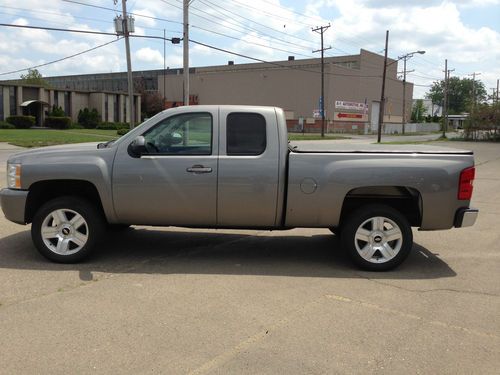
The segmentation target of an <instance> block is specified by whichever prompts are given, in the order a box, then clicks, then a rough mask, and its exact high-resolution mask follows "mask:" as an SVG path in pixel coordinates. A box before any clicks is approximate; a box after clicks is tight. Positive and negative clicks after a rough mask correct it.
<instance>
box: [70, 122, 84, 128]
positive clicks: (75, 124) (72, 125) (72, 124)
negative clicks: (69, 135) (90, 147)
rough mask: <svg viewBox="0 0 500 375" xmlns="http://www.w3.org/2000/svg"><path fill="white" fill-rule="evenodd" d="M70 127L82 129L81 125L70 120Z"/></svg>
mask: <svg viewBox="0 0 500 375" xmlns="http://www.w3.org/2000/svg"><path fill="white" fill-rule="evenodd" d="M69 128H70V129H84V127H83V125H81V124H79V123H77V122H72V123H71V125H70V126H69Z"/></svg>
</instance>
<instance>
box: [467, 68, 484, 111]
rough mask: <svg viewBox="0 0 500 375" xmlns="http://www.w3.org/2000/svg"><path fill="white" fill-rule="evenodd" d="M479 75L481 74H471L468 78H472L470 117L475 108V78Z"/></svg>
mask: <svg viewBox="0 0 500 375" xmlns="http://www.w3.org/2000/svg"><path fill="white" fill-rule="evenodd" d="M479 75H481V73H476V72H474V73H471V74H469V76H472V110H471V115H472V112H473V111H474V109H475V108H476V76H479Z"/></svg>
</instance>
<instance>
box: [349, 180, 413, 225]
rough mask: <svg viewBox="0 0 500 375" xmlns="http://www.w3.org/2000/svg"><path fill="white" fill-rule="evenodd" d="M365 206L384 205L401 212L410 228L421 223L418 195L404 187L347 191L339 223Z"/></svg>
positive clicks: (376, 187)
mask: <svg viewBox="0 0 500 375" xmlns="http://www.w3.org/2000/svg"><path fill="white" fill-rule="evenodd" d="M367 204H385V205H387V206H390V207H392V208H394V209H395V210H397V211H399V212H401V214H403V215H404V216H405V217H406V219H407V220H408V222H409V223H410V225H411V226H412V227H418V226H420V225H421V223H422V198H421V195H420V193H419V192H418V191H417V190H415V189H412V188H409V187H405V186H366V187H360V188H356V189H353V190H351V191H349V192H348V193H347V195H346V197H345V198H344V203H343V204H342V211H341V214H340V223H342V221H343V220H344V219H345V218H347V217H348V216H349V215H350V214H351V213H352V212H353V211H355V210H357V209H358V208H360V207H361V206H365V205H367Z"/></svg>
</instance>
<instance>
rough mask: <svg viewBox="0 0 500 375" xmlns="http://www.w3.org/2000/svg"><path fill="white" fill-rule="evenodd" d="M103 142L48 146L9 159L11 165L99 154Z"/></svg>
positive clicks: (22, 152) (16, 154) (23, 152)
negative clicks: (80, 154) (93, 153)
mask: <svg viewBox="0 0 500 375" xmlns="http://www.w3.org/2000/svg"><path fill="white" fill-rule="evenodd" d="M99 143H101V142H90V143H72V144H67V145H58V146H47V147H39V148H34V149H30V150H26V151H21V152H18V153H15V154H14V155H12V156H11V157H10V158H9V162H11V163H19V162H22V160H26V159H32V158H36V159H38V158H41V157H45V156H61V157H64V154H73V153H82V152H85V153H87V152H89V153H92V152H95V153H96V154H97V152H98V148H97V145H98V144H99Z"/></svg>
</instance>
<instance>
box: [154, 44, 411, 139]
mask: <svg viewBox="0 0 500 375" xmlns="http://www.w3.org/2000/svg"><path fill="white" fill-rule="evenodd" d="M320 61H321V60H320V59H305V60H295V59H293V57H290V58H289V60H288V61H280V62H273V63H252V64H233V63H232V62H231V61H230V62H229V63H228V65H224V66H211V67H202V68H199V67H197V68H193V69H192V71H191V74H190V83H189V84H190V94H191V95H192V96H191V100H190V101H191V102H192V103H195V104H248V105H270V106H279V107H282V108H284V109H285V111H286V115H287V120H288V125H289V129H291V130H296V131H297V130H298V131H300V130H301V129H302V127H304V126H305V127H306V129H307V130H313V129H314V130H318V127H319V126H320V125H319V124H320V121H319V118H320V112H319V108H320V104H319V98H320V93H321V74H320V69H321V63H320ZM383 63H384V57H383V56H380V55H378V54H375V53H371V52H368V51H365V50H361V51H360V54H359V55H351V56H339V57H327V58H325V112H326V114H325V115H326V119H327V126H328V131H330V132H333V131H335V132H344V131H346V132H363V133H364V132H373V131H376V130H377V124H378V118H379V108H380V107H379V106H380V96H381V85H382V71H383ZM397 65H398V64H397V62H396V61H395V60H391V59H389V62H388V66H387V78H386V89H385V90H386V91H385V93H386V94H385V96H386V105H385V116H384V123H385V124H394V126H392V125H391V127H390V128H391V129H392V130H391V131H393V132H394V131H398V130H397V129H398V124H399V127H401V122H402V97H403V82H402V81H401V80H399V79H398V77H397ZM172 73H174V74H172ZM165 87H166V90H165ZM158 91H159V92H160V94H162V95H164V96H165V98H166V100H167V103H168V105H169V106H172V105H181V104H182V101H183V75H182V72H181V71H180V70H173V71H171V72H169V71H167V74H166V75H163V74H159V75H158ZM412 96H413V84H412V83H407V84H406V113H407V115H406V120H407V121H408V120H409V119H410V114H411V107H412Z"/></svg>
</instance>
